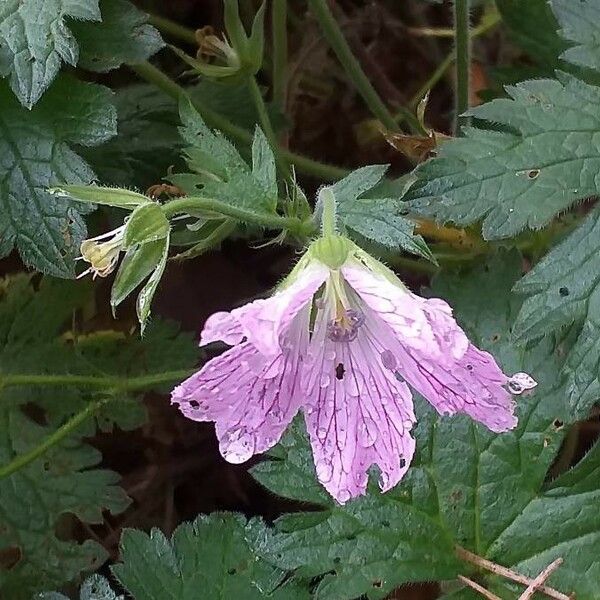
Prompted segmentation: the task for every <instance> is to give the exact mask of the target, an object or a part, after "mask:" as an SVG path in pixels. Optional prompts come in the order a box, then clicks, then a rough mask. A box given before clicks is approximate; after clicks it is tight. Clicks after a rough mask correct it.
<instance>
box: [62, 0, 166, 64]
mask: <svg viewBox="0 0 600 600" xmlns="http://www.w3.org/2000/svg"><path fill="white" fill-rule="evenodd" d="M100 14H101V17H102V22H101V23H85V22H79V23H74V24H73V25H72V27H71V29H72V30H73V33H74V35H75V37H76V39H77V42H78V43H79V47H80V56H79V66H80V67H83V68H84V69H90V70H91V71H100V72H102V73H104V72H106V71H110V70H111V69H115V68H116V67H118V66H120V65H121V64H123V63H128V64H136V63H140V62H142V61H144V60H147V59H148V58H150V57H151V56H152V55H153V54H155V53H156V52H158V51H159V50H160V49H161V48H162V47H163V46H164V42H163V41H162V38H161V37H160V34H159V33H158V31H157V30H156V29H155V28H154V27H152V26H151V25H148V16H147V15H146V14H144V13H143V12H142V11H140V10H138V9H137V8H136V7H135V6H134V5H133V4H131V2H129V1H128V0H100Z"/></svg>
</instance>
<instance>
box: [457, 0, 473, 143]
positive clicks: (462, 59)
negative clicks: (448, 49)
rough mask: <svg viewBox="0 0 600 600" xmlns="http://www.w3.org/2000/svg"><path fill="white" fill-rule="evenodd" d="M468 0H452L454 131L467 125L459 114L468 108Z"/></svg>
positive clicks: (469, 69) (469, 64) (469, 48)
mask: <svg viewBox="0 0 600 600" xmlns="http://www.w3.org/2000/svg"><path fill="white" fill-rule="evenodd" d="M469 5H470V0H454V30H455V32H456V34H455V40H456V125H455V133H456V134H457V135H458V134H459V132H460V128H461V127H462V126H464V125H468V123H469V118H468V117H462V116H461V115H462V114H463V113H464V112H465V111H466V110H467V109H468V108H469V97H470V84H471V36H470V21H469V19H470V15H469V7H470V6H469Z"/></svg>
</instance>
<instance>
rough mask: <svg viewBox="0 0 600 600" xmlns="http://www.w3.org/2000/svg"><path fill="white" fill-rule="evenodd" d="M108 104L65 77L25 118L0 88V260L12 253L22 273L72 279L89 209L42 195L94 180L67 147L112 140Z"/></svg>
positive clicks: (105, 96) (97, 91)
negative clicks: (16, 252)
mask: <svg viewBox="0 0 600 600" xmlns="http://www.w3.org/2000/svg"><path fill="white" fill-rule="evenodd" d="M110 96H111V94H110V91H109V90H108V89H106V88H104V87H101V86H97V85H93V84H85V83H81V82H79V81H77V80H75V79H72V78H71V77H66V76H64V77H61V78H59V79H58V80H57V81H56V82H55V84H54V85H53V86H52V88H51V89H50V90H49V91H48V92H47V93H46V94H45V96H44V98H43V99H42V100H41V101H40V102H39V103H38V104H37V105H36V106H35V107H34V108H33V109H32V110H31V111H28V110H26V109H24V108H22V107H21V106H19V104H18V103H17V101H16V99H15V98H14V96H13V95H12V94H11V92H10V91H9V90H8V88H7V86H6V84H4V83H2V82H0V156H2V160H1V162H0V181H1V182H2V183H1V185H0V203H1V205H2V210H1V211H0V256H4V255H6V254H8V253H9V252H10V251H11V250H12V249H13V247H14V246H16V247H17V248H18V250H19V252H20V253H21V256H22V258H23V260H24V262H25V263H26V264H27V265H28V266H31V267H34V268H36V269H38V270H40V271H44V272H46V273H50V274H52V275H57V276H60V277H72V276H73V275H74V264H73V260H74V258H75V256H76V255H77V254H78V251H79V244H80V242H81V240H82V239H83V238H84V236H85V233H86V230H85V224H84V222H83V219H82V218H81V214H83V213H85V212H88V211H89V210H90V209H89V207H86V206H84V205H81V204H75V203H72V202H68V201H65V200H64V199H61V198H57V197H56V196H53V195H52V194H50V193H49V192H47V191H46V188H47V187H50V186H53V185H57V184H59V183H66V184H69V183H72V184H87V183H89V182H90V181H91V180H92V179H93V177H94V174H93V172H92V170H91V169H90V167H89V166H88V165H87V164H86V163H85V162H84V161H83V160H82V159H81V158H80V157H79V156H78V155H77V154H76V153H75V152H73V150H72V149H71V148H70V146H69V144H81V145H83V146H95V145H97V144H100V143H102V142H103V141H104V140H106V139H108V138H110V137H111V136H112V135H114V133H115V127H116V120H115V112H114V108H113V106H112V105H111V103H110Z"/></svg>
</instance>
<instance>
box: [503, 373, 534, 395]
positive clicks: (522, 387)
mask: <svg viewBox="0 0 600 600" xmlns="http://www.w3.org/2000/svg"><path fill="white" fill-rule="evenodd" d="M536 385H537V381H536V380H535V379H533V377H530V376H529V375H527V373H515V374H514V375H513V376H512V377H511V378H510V379H509V380H508V390H509V392H510V393H511V394H515V395H519V394H522V393H523V392H525V391H526V390H530V389H532V388H534V387H535V386H536Z"/></svg>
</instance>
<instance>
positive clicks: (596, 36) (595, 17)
mask: <svg viewBox="0 0 600 600" xmlns="http://www.w3.org/2000/svg"><path fill="white" fill-rule="evenodd" d="M549 4H550V7H551V8H552V11H553V12H554V15H555V16H556V19H557V20H558V23H559V24H560V31H559V33H560V34H561V36H562V37H564V38H565V39H567V40H569V41H570V42H573V43H574V46H573V47H572V48H568V49H567V50H565V51H564V52H563V53H562V54H561V58H563V59H564V60H567V61H569V62H570V63H573V64H576V65H580V66H582V67H589V68H592V69H595V70H597V71H598V70H600V3H599V2H598V0H579V1H578V2H572V0H549Z"/></svg>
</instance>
